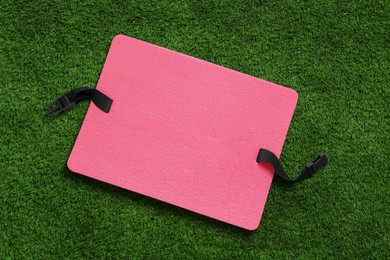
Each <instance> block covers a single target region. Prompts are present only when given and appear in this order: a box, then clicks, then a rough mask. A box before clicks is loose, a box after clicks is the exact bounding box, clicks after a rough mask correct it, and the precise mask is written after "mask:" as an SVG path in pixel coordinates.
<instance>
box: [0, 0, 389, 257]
mask: <svg viewBox="0 0 390 260" xmlns="http://www.w3.org/2000/svg"><path fill="white" fill-rule="evenodd" d="M389 9H390V8H389V2H386V1H328V0H316V1H290V0H287V1H227V0H224V1H223V0H220V1H199V0H197V1H190V0H187V1H114V0H113V1H107V0H106V1H86V2H85V3H80V2H79V1H8V0H3V1H1V2H0V120H1V125H0V134H1V139H0V140H1V141H0V144H1V145H0V173H1V180H0V193H1V194H0V258H2V259H3V258H6V259H7V258H8V259H13V258H18V259H25V258H49V259H63V258H70V259H78V258H92V259H96V258H113V257H118V258H147V259H154V258H197V259H206V258H224V259H230V258H253V259H262V258H268V259H274V258H302V259H311V258H389V257H390V253H389V226H390V221H389V218H390V210H389V204H390V203H389V198H390V194H389V169H390V167H389V159H390V158H389V154H388V149H389V148H390V146H389V132H390V129H389V125H390V124H389V123H390V122H389V103H390V93H389V92H390V91H389V62H388V61H389V55H388V54H389V52H388V43H389V37H388V35H389V31H388V25H389V23H388V18H389V17H388V13H389V11H390V10H389ZM117 34H125V35H128V36H131V37H135V38H138V39H141V40H144V41H147V42H151V43H154V44H157V45H160V46H163V47H166V48H169V49H172V50H175V51H179V52H183V53H185V54H189V55H192V56H195V57H198V58H201V59H204V60H207V61H210V62H213V63H216V64H219V65H222V66H225V67H228V68H232V69H234V70H238V71H241V72H244V73H247V74H250V75H253V76H255V77H259V78H262V79H265V80H269V81H272V82H275V83H278V84H281V85H284V86H287V87H290V88H293V89H295V90H296V91H297V92H298V93H299V96H300V99H299V103H298V106H297V109H296V113H295V116H294V119H293V121H292V124H291V128H290V130H289V133H288V136H287V140H286V143H285V146H284V148H283V152H282V157H281V160H282V163H283V165H284V166H285V168H286V169H288V172H289V173H290V174H291V175H293V176H297V175H298V172H299V171H300V170H301V167H302V165H304V164H305V163H306V162H307V161H308V160H309V159H311V158H313V157H315V156H316V155H317V153H318V152H319V151H321V150H324V151H326V153H327V154H328V157H329V165H328V166H327V167H326V168H325V169H324V170H322V171H321V172H319V173H318V174H317V175H316V176H315V177H314V178H311V179H309V180H307V181H304V182H302V183H299V184H296V185H290V184H286V183H283V182H282V181H280V180H277V179H275V180H274V183H273V185H272V187H271V191H270V194H269V198H268V202H267V204H266V207H265V211H264V215H263V218H262V221H261V224H260V227H259V228H258V229H257V230H256V231H254V232H249V231H245V230H242V229H240V228H236V227H233V226H230V225H228V224H224V223H222V222H218V221H215V220H212V219H209V218H206V217H203V216H200V215H197V214H195V213H191V212H188V211H186V210H183V209H180V208H177V207H174V206H171V205H168V204H165V203H161V202H159V201H156V200H153V199H150V198H147V197H144V196H141V195H138V194H135V193H132V192H130V191H126V190H122V189H120V188H116V187H114V186H110V185H107V184H104V183H100V182H98V181H95V180H92V179H89V178H86V177H82V176H79V175H77V174H74V173H71V172H70V171H69V170H68V169H67V167H66V161H67V158H68V155H69V153H70V151H71V148H72V145H73V144H74V141H75V138H76V136H77V133H78V131H79V129H80V126H81V123H82V121H83V117H84V115H85V112H86V110H87V107H88V104H87V102H84V103H82V104H80V105H78V106H77V108H75V109H72V110H70V111H69V112H68V113H66V114H64V115H63V116H61V117H58V118H55V119H52V118H46V117H45V116H44V115H43V108H44V107H45V106H46V105H47V104H48V103H49V102H50V101H51V100H53V99H54V98H56V97H58V96H59V95H61V94H63V93H65V92H67V91H69V90H71V89H72V88H75V87H78V86H81V85H89V86H94V85H95V84H96V82H97V80H98V78H99V74H100V72H101V69H102V66H103V64H104V61H105V57H106V54H107V51H108V48H109V45H110V42H111V40H112V39H113V37H114V36H115V35H117ZM294 174H295V175H294Z"/></svg>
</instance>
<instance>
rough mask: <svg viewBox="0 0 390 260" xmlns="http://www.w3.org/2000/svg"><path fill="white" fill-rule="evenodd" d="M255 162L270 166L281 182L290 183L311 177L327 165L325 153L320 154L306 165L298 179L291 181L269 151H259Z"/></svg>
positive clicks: (275, 157) (276, 158)
mask: <svg viewBox="0 0 390 260" xmlns="http://www.w3.org/2000/svg"><path fill="white" fill-rule="evenodd" d="M256 161H257V162H258V163H260V162H266V163H270V164H272V166H273V167H274V169H275V174H276V175H277V176H279V177H280V178H282V179H283V180H286V181H290V182H298V181H302V180H304V179H307V178H310V177H311V176H313V175H314V173H316V172H317V171H318V170H319V169H321V168H322V167H324V166H325V165H326V164H327V163H328V158H326V155H325V153H323V152H322V153H320V154H319V155H318V157H317V158H316V159H315V160H313V161H311V162H309V163H308V164H307V165H306V167H305V168H304V169H303V170H302V172H301V175H299V177H298V178H296V179H291V178H290V177H288V176H287V174H286V173H285V172H284V170H283V167H282V165H281V164H280V162H279V159H278V157H277V156H276V155H275V154H274V153H273V152H271V151H268V150H266V149H260V151H259V154H258V155H257V160H256Z"/></svg>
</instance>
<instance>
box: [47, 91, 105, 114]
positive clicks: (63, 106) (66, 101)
mask: <svg viewBox="0 0 390 260" xmlns="http://www.w3.org/2000/svg"><path fill="white" fill-rule="evenodd" d="M84 99H89V100H91V101H92V102H93V103H94V104H95V105H96V106H97V107H98V108H99V109H100V110H102V111H104V112H105V113H108V112H109V111H110V108H111V105H112V99H111V98H109V97H107V96H106V95H105V94H103V93H102V92H100V91H99V90H97V89H94V88H88V87H80V88H76V89H74V90H72V91H70V92H68V93H66V94H64V95H62V96H60V97H59V98H57V99H56V100H54V101H53V102H52V103H50V104H49V105H48V106H47V107H46V108H45V114H46V115H49V116H57V115H59V114H60V113H62V112H65V111H66V110H68V109H70V108H72V107H74V105H75V104H76V103H77V102H78V101H81V100H84Z"/></svg>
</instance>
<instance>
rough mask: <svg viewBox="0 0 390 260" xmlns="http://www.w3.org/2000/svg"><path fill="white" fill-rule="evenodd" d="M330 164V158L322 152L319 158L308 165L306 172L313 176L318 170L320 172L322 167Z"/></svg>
mask: <svg viewBox="0 0 390 260" xmlns="http://www.w3.org/2000/svg"><path fill="white" fill-rule="evenodd" d="M327 164H328V158H327V157H326V155H325V153H324V152H322V153H320V154H319V155H318V157H317V158H316V159H315V160H313V161H311V162H309V163H308V164H306V167H305V171H308V173H309V175H313V174H314V173H316V172H317V171H318V170H320V169H321V168H322V167H324V166H325V165H327Z"/></svg>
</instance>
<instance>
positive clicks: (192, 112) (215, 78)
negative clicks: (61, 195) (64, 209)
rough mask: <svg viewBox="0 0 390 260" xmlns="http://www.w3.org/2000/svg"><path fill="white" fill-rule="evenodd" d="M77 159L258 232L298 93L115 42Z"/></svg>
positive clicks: (110, 177) (119, 180) (145, 46)
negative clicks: (105, 100)
mask: <svg viewBox="0 0 390 260" xmlns="http://www.w3.org/2000/svg"><path fill="white" fill-rule="evenodd" d="M97 89H99V90H100V91H102V92H103V93H105V94H106V95H108V96H109V97H111V98H112V99H113V101H114V102H113V105H112V107H111V111H110V112H109V113H108V114H106V113H104V112H102V111H100V110H99V109H98V108H96V107H95V105H93V104H92V103H91V105H90V107H89V109H88V112H87V114H86V117H85V120H84V122H83V125H82V127H81V130H80V132H79V135H78V137H77V140H76V143H75V145H74V147H73V150H72V152H71V155H70V157H69V160H68V167H69V169H70V170H72V171H74V172H77V173H80V174H82V175H86V176H89V177H92V178H95V179H98V180H101V181H104V182H107V183H110V184H113V185H116V186H119V187H122V188H125V189H128V190H131V191H134V192H137V193H140V194H144V195H146V196H150V197H153V198H156V199H159V200H162V201H165V202H168V203H171V204H174V205H177V206H179V207H182V208H185V209H188V210H191V211H194V212H197V213H200V214H203V215H206V216H209V217H212V218H215V219H218V220H221V221H224V222H227V223H230V224H233V225H236V226H240V227H242V228H246V229H255V228H256V227H257V226H258V225H259V222H260V219H261V215H262V212H263V209H264V205H265V202H266V199H267V195H268V191H269V188H270V185H271V182H272V178H273V172H272V168H271V167H269V166H268V165H265V164H262V165H258V164H257V163H256V156H257V153H258V150H259V148H266V149H269V150H271V151H273V152H274V153H275V154H276V155H280V153H281V150H282V147H283V143H284V140H285V138H286V134H287V131H288V127H289V124H290V121H291V118H292V115H293V112H294V109H295V106H296V103H297V99H298V96H297V94H296V92H295V91H294V90H291V89H288V88H285V87H282V86H279V85H276V84H274V83H270V82H267V81H264V80H261V79H258V78H255V77H252V76H249V75H245V74H243V73H240V72H236V71H233V70H230V69H227V68H224V67H221V66H218V65H215V64H212V63H209V62H206V61H202V60H199V59H196V58H193V57H190V56H187V55H184V54H181V53H177V52H174V51H171V50H167V49H164V48H162V47H158V46H156V45H152V44H149V43H146V42H143V41H140V40H137V39H133V38H130V37H127V36H123V35H118V36H116V37H115V38H114V40H113V42H112V44H111V47H110V50H109V53H108V56H107V59H106V62H105V65H104V68H103V71H102V73H101V76H100V79H99V82H98V85H97Z"/></svg>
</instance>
